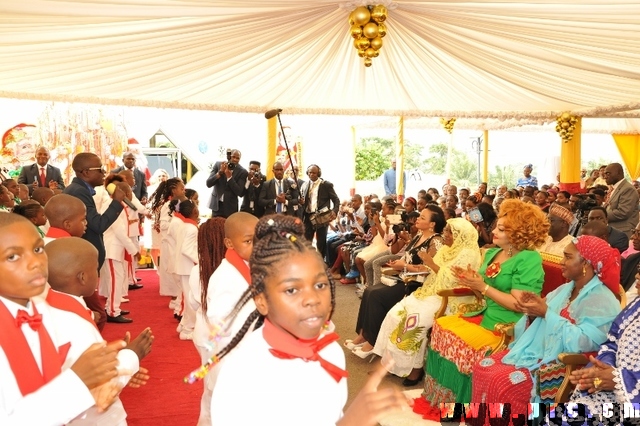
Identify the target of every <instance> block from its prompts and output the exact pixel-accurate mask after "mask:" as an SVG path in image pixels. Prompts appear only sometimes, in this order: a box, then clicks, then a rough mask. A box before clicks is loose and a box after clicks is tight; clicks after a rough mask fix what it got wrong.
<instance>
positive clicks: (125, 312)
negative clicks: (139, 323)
mask: <svg viewBox="0 0 640 426" xmlns="http://www.w3.org/2000/svg"><path fill="white" fill-rule="evenodd" d="M130 313H131V312H129V311H120V315H129V314H130Z"/></svg>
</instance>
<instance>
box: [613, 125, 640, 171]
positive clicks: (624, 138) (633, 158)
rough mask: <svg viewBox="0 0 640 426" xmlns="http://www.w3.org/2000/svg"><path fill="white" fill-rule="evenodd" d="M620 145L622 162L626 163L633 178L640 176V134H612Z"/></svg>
mask: <svg viewBox="0 0 640 426" xmlns="http://www.w3.org/2000/svg"><path fill="white" fill-rule="evenodd" d="M611 136H613V140H614V141H615V143H616V145H617V146H618V151H620V156H621V157H622V162H623V163H624V165H625V167H626V168H627V170H629V174H630V175H631V180H637V179H638V177H640V135H618V134H615V135H611Z"/></svg>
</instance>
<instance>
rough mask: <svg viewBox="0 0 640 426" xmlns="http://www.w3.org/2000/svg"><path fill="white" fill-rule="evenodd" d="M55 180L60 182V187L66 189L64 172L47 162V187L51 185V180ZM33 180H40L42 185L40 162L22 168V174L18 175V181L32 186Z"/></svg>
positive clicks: (39, 183)
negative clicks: (63, 178)
mask: <svg viewBox="0 0 640 426" xmlns="http://www.w3.org/2000/svg"><path fill="white" fill-rule="evenodd" d="M51 181H54V182H57V183H58V188H60V189H64V181H63V180H62V172H60V169H59V168H57V167H54V166H52V165H51V164H47V166H46V170H45V185H44V187H45V188H48V187H49V182H51ZM33 182H38V186H42V182H40V166H39V165H38V163H33V164H32V165H30V166H24V167H23V168H22V170H20V176H18V183H23V184H25V185H28V186H29V188H31V187H32V185H33Z"/></svg>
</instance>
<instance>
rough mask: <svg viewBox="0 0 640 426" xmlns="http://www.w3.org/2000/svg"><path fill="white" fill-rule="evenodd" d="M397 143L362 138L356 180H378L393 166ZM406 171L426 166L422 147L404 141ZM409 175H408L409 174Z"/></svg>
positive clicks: (358, 150) (357, 145) (357, 159)
mask: <svg viewBox="0 0 640 426" xmlns="http://www.w3.org/2000/svg"><path fill="white" fill-rule="evenodd" d="M395 155H396V154H395V141H394V140H393V139H384V138H378V137H370V138H362V139H360V142H359V143H357V144H356V180H376V179H378V178H379V177H380V176H381V175H382V173H384V171H385V170H387V169H389V167H390V166H391V159H393V158H394V157H395ZM404 158H405V171H406V172H409V171H410V170H414V169H417V170H420V169H422V168H423V166H424V163H425V161H424V159H423V158H422V146H420V145H414V144H412V143H411V142H410V141H408V140H406V139H405V141H404ZM407 174H408V173H407Z"/></svg>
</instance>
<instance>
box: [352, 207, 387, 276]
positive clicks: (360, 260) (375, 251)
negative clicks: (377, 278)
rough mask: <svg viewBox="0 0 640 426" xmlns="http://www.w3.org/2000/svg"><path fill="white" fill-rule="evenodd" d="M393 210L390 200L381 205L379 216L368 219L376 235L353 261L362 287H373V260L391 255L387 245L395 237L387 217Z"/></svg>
mask: <svg viewBox="0 0 640 426" xmlns="http://www.w3.org/2000/svg"><path fill="white" fill-rule="evenodd" d="M395 208H396V203H395V202H394V201H393V200H392V199H390V200H387V201H386V202H385V203H384V204H383V205H382V212H381V213H380V214H373V213H372V214H371V216H370V218H369V223H371V227H372V228H375V233H376V235H375V237H374V238H373V241H372V242H371V244H370V245H369V246H368V247H367V248H365V249H364V250H362V251H361V252H360V253H358V255H357V256H356V259H355V265H356V268H358V272H360V276H361V277H362V280H361V283H362V285H364V286H367V285H373V260H374V259H376V258H378V257H380V256H386V255H388V254H391V252H390V250H389V244H390V243H391V242H392V241H393V240H394V239H395V235H394V233H393V229H392V227H391V224H390V223H389V220H387V216H390V215H392V214H394V212H395ZM367 263H369V265H367ZM367 272H368V273H367Z"/></svg>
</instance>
